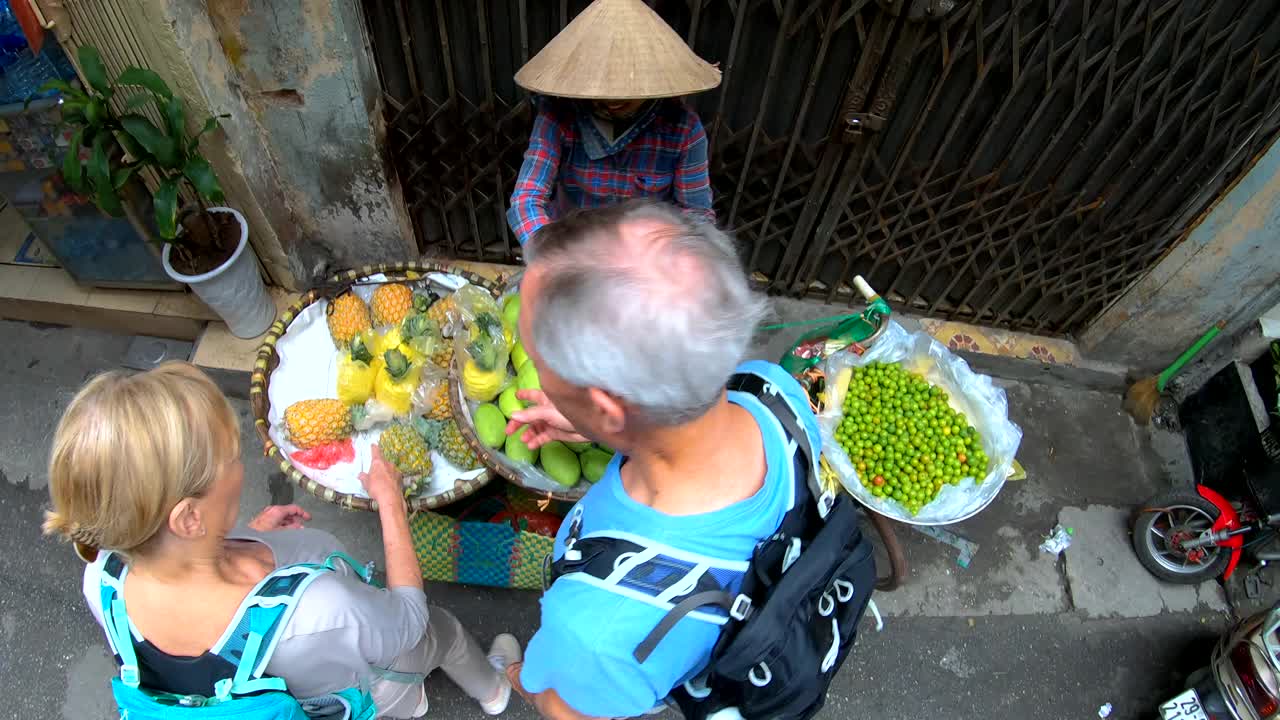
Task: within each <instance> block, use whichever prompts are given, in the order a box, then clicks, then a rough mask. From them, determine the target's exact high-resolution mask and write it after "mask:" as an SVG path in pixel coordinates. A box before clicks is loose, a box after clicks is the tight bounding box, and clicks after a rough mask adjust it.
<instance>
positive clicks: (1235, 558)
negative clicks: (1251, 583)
mask: <svg viewBox="0 0 1280 720" xmlns="http://www.w3.org/2000/svg"><path fill="white" fill-rule="evenodd" d="M1196 492H1198V493H1199V494H1200V497H1202V498H1204V499H1205V500H1208V501H1209V502H1211V503H1213V506H1214V507H1216V508H1218V519H1217V520H1215V521H1213V525H1212V526H1211V527H1210V530H1212V531H1213V532H1218V531H1220V530H1239V529H1240V528H1242V527H1244V524H1243V523H1241V522H1240V515H1239V514H1238V513H1237V512H1236V509H1235V508H1233V507H1231V503H1229V502H1227V499H1226V498H1224V497H1222V495H1221V494H1220V493H1218V492H1217V491H1216V490H1213V489H1212V488H1209V487H1207V486H1205V485H1197V486H1196ZM1218 546H1219V547H1225V548H1231V560H1230V561H1228V562H1227V569H1226V570H1225V571H1223V573H1222V579H1223V580H1227V579H1229V578H1230V577H1231V573H1233V572H1235V569H1236V565H1237V564H1239V562H1240V548H1242V547H1244V536H1243V535H1233V536H1231V537H1229V538H1227V539H1226V540H1225V541H1224V542H1220V543H1218Z"/></svg>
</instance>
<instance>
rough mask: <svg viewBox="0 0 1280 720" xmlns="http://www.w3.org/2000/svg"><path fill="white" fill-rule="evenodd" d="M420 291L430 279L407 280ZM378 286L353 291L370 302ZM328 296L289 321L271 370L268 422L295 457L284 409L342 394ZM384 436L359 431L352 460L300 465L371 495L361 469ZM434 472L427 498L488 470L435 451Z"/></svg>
mask: <svg viewBox="0 0 1280 720" xmlns="http://www.w3.org/2000/svg"><path fill="white" fill-rule="evenodd" d="M386 279H387V278H386V276H385V275H381V274H378V275H370V276H369V277H367V278H365V280H368V281H372V282H378V281H383V280H386ZM426 279H427V281H429V282H431V283H434V284H437V285H442V286H445V287H449V288H453V289H457V288H459V287H461V286H462V285H465V284H466V280H464V279H463V278H460V277H458V276H457V275H448V274H445V273H428V274H427V275H426ZM407 284H408V285H409V286H410V287H411V288H413V289H415V290H425V289H426V282H424V281H418V282H411V283H407ZM375 289H376V286H375V285H357V286H355V288H354V289H353V291H354V292H355V293H356V295H358V296H359V297H360V298H361V299H362V300H364V301H365V302H369V300H370V298H372V297H373V291H374V290H375ZM328 305H329V301H328V300H317V301H316V302H313V303H311V304H310V305H308V306H307V307H306V308H304V309H303V310H302V312H301V313H299V314H298V316H297V317H296V318H294V320H293V322H291V323H289V328H288V330H286V331H285V334H284V336H283V337H281V338H280V340H279V341H277V342H276V354H277V355H278V356H279V358H280V364H279V365H278V366H277V367H276V369H275V371H274V372H272V373H271V383H270V385H269V389H268V391H267V397H268V399H269V400H270V401H271V412H270V413H269V414H268V417H267V421H268V422H269V423H270V424H271V426H270V429H269V431H268V434H269V435H270V436H271V439H272V440H273V441H274V442H275V443H276V445H278V446H279V447H280V449H281V450H282V451H283V452H284V453H285V455H287V456H289V457H290V458H292V456H293V453H294V452H296V451H297V450H298V448H297V446H295V445H294V444H293V443H291V442H289V440H288V438H287V437H286V435H287V434H286V433H285V428H284V410H285V408H287V407H289V406H290V405H292V404H293V403H295V402H298V401H300V400H311V399H320V398H337V397H338V392H337V383H338V352H339V351H338V350H337V349H336V348H334V346H333V339H332V338H331V337H330V336H329V326H328V324H327V323H326V322H325V309H326V308H327V307H328ZM380 435H382V429H381V428H375V429H373V430H368V431H363V432H358V433H356V434H355V435H353V436H352V444H353V445H354V446H355V451H356V457H355V460H353V461H352V462H345V463H338V464H337V465H333V466H332V467H329V468H327V469H325V470H318V469H316V468H310V467H307V466H306V465H303V464H302V463H294V467H296V468H297V469H298V470H299V471H300V472H302V473H303V474H304V475H306V476H307V477H309V478H311V479H312V480H315V481H316V482H318V483H320V484H321V485H324V486H325V487H328V488H332V489H334V490H336V491H338V492H343V493H347V494H349V495H357V496H359V497H368V493H366V492H365V491H364V488H363V487H362V486H361V485H360V478H359V477H358V475H359V473H361V472H363V471H364V470H366V469H367V468H368V467H369V461H370V460H371V458H372V453H373V451H372V450H371V449H370V448H371V447H372V446H373V445H374V444H375V443H376V442H377V441H378V437H379V436H380ZM431 463H432V467H433V469H432V472H431V478H430V480H429V481H428V482H426V483H424V484H423V487H422V490H421V492H420V495H421V496H430V495H438V494H440V493H442V492H446V491H448V490H450V489H452V488H453V487H454V484H455V483H456V482H457V481H459V480H468V479H471V478H475V477H479V476H480V475H482V474H484V473H485V472H487V470H485V469H484V468H481V469H479V470H470V471H467V472H463V471H461V470H459V469H458V468H456V467H454V466H453V465H451V464H450V463H449V461H448V460H445V458H444V456H443V455H441V454H440V453H438V452H436V451H434V450H433V451H432V452H431Z"/></svg>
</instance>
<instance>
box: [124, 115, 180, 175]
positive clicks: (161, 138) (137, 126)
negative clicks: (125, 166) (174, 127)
mask: <svg viewBox="0 0 1280 720" xmlns="http://www.w3.org/2000/svg"><path fill="white" fill-rule="evenodd" d="M120 125H121V127H123V128H124V130H125V132H127V133H129V135H130V136H132V137H133V139H134V140H137V141H138V144H139V145H141V146H142V147H143V148H145V149H146V151H147V152H149V153H151V154H152V155H154V156H155V158H156V161H157V162H159V163H160V164H161V165H162V166H164V167H166V168H169V169H170V170H178V169H180V168H181V164H182V152H181V150H180V149H179V148H178V144H177V143H175V142H174V141H173V138H171V137H169V136H168V135H166V134H165V133H164V132H162V131H161V130H160V128H158V127H156V126H155V125H154V124H153V123H152V122H151V121H150V120H148V119H146V118H145V117H143V116H141V115H136V114H129V115H125V116H124V117H122V118H120Z"/></svg>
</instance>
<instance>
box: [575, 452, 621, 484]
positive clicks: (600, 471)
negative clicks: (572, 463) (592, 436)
mask: <svg viewBox="0 0 1280 720" xmlns="http://www.w3.org/2000/svg"><path fill="white" fill-rule="evenodd" d="M578 460H579V461H581V463H582V475H583V477H585V478H586V479H587V482H598V481H599V480H600V478H602V477H604V471H605V469H606V468H608V467H609V461H610V460H613V455H612V454H611V453H607V452H605V451H603V450H597V449H596V448H591V449H589V450H587V451H585V452H583V453H582V454H581V455H579V456H578Z"/></svg>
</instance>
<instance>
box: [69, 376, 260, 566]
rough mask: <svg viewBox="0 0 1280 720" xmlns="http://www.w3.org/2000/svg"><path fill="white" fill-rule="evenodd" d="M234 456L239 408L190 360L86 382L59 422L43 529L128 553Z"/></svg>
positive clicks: (237, 446) (236, 453) (207, 485)
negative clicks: (235, 408) (234, 407)
mask: <svg viewBox="0 0 1280 720" xmlns="http://www.w3.org/2000/svg"><path fill="white" fill-rule="evenodd" d="M239 454H240V426H239V424H238V423H237V420H236V414H235V411H234V410H233V409H232V408H231V405H230V403H228V402H227V399H226V398H225V397H223V395H222V392H221V391H219V390H218V388H217V386H216V385H214V384H213V382H212V381H211V380H210V379H209V377H208V376H207V375H205V374H204V373H203V372H201V371H200V370H198V369H196V367H195V366H193V365H190V364H188V363H184V362H170V363H165V364H164V365H161V366H160V367H158V368H156V369H154V370H149V371H147V372H143V373H137V374H129V373H125V372H120V371H114V372H108V373H104V374H102V375H99V376H97V377H95V378H94V379H92V380H90V381H89V383H88V384H87V385H85V386H84V388H82V389H81V390H80V392H79V393H78V394H77V395H76V397H75V399H73V400H72V401H71V404H70V405H69V406H68V407H67V410H66V412H65V413H63V415H62V419H61V420H60V421H59V422H58V429H57V432H56V433H55V434H54V437H53V450H52V452H51V453H50V456H49V496H50V498H51V499H52V501H53V509H52V510H50V511H49V512H47V513H45V521H44V532H45V534H47V535H59V536H61V537H63V538H64V539H69V540H73V541H75V542H76V543H77V544H78V545H87V546H90V547H92V548H105V549H109V550H117V551H120V552H124V553H129V552H130V551H135V550H137V549H138V548H140V547H142V546H143V545H145V544H146V543H147V542H148V541H149V540H151V539H152V538H154V537H155V536H156V535H157V534H158V533H159V532H160V531H161V530H162V529H163V528H164V527H165V526H166V525H167V524H168V522H169V513H170V512H171V511H172V510H173V508H174V506H176V505H177V504H178V503H179V502H181V501H182V500H183V499H185V498H190V497H200V496H202V495H204V494H205V493H206V492H208V490H209V488H210V486H211V485H212V484H213V482H214V480H215V479H216V478H217V477H218V474H219V472H221V469H222V467H223V466H224V465H226V463H228V462H229V461H231V460H232V459H233V458H237V457H239Z"/></svg>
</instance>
